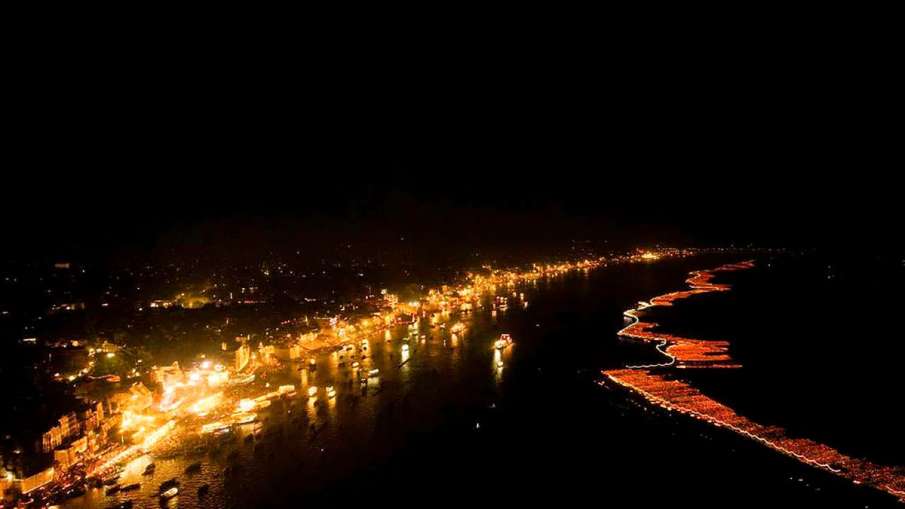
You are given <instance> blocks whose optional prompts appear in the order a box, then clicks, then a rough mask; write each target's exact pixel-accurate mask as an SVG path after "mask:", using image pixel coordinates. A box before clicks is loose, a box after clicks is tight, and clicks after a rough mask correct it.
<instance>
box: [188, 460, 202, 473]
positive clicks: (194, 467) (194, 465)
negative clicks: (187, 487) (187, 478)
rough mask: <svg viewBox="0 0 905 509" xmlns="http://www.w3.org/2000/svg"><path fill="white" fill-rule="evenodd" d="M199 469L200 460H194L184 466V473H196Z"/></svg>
mask: <svg viewBox="0 0 905 509" xmlns="http://www.w3.org/2000/svg"><path fill="white" fill-rule="evenodd" d="M200 471H201V462H200V461H196V462H194V463H192V464H191V465H189V466H187V467H185V473H187V474H194V473H198V472H200Z"/></svg>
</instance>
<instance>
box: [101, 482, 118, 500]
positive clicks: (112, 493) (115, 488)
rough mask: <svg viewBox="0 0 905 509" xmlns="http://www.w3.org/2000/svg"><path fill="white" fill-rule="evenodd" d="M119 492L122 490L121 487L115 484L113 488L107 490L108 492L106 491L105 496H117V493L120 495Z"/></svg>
mask: <svg viewBox="0 0 905 509" xmlns="http://www.w3.org/2000/svg"><path fill="white" fill-rule="evenodd" d="M119 490H120V487H119V485H118V484H114V485H113V486H110V487H109V488H107V490H106V491H104V495H107V496H108V497H109V496H110V495H116V494H117V493H119Z"/></svg>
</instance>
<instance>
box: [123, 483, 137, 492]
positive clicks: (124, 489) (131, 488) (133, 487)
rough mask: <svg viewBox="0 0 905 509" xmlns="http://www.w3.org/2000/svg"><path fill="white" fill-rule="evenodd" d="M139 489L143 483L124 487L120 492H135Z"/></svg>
mask: <svg viewBox="0 0 905 509" xmlns="http://www.w3.org/2000/svg"><path fill="white" fill-rule="evenodd" d="M138 488H141V483H137V482H136V483H132V484H127V485H125V486H123V487H122V489H121V490H120V491H135V490H137V489H138Z"/></svg>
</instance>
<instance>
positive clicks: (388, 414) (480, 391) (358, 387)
mask: <svg viewBox="0 0 905 509" xmlns="http://www.w3.org/2000/svg"><path fill="white" fill-rule="evenodd" d="M587 281H588V276H587V275H575V276H567V277H565V278H563V279H561V280H543V281H532V282H531V284H530V285H526V286H525V287H524V288H520V289H518V292H517V293H515V294H513V293H512V291H507V292H506V295H507V297H508V306H499V305H495V304H494V302H493V300H492V299H491V298H488V299H486V300H485V301H483V302H481V305H480V306H475V309H473V310H470V311H467V312H461V313H459V312H456V313H451V314H450V313H444V314H437V315H433V316H430V317H427V318H425V319H423V320H422V321H421V323H419V324H418V325H416V326H414V327H409V326H406V325H400V326H398V327H395V328H393V329H391V330H387V331H386V332H385V333H383V334H376V335H374V336H372V337H370V338H368V339H367V340H365V341H362V342H361V343H359V344H352V345H347V347H346V348H345V349H343V351H341V352H340V351H337V352H325V353H322V354H320V355H318V356H317V357H316V359H315V363H314V364H312V365H309V364H307V363H299V362H296V363H286V364H285V365H284V366H283V367H282V368H281V369H279V370H276V371H272V372H268V373H266V376H259V377H258V379H256V380H255V381H254V382H253V383H252V384H251V385H250V386H249V387H247V388H246V389H245V390H247V391H248V392H249V393H250V394H254V393H260V392H261V389H262V388H263V387H264V385H265V384H270V386H271V387H279V386H280V385H284V384H293V385H296V387H295V391H294V393H293V394H292V395H286V396H283V397H281V398H278V399H275V400H273V404H272V405H270V406H269V407H267V408H262V409H259V410H258V421H259V422H257V423H254V424H247V425H243V426H240V427H236V428H234V429H232V430H231V431H229V432H227V433H225V434H222V435H211V436H204V437H198V439H197V440H194V441H190V440H185V441H184V442H185V443H186V445H180V446H179V447H178V448H176V449H175V450H172V451H168V452H167V454H166V455H165V456H160V457H155V458H150V457H147V456H144V457H142V458H139V460H135V462H134V463H135V464H134V465H132V464H130V465H129V467H128V469H127V470H128V473H124V475H123V478H122V480H121V483H131V482H140V483H141V488H140V489H139V490H137V491H134V492H127V493H122V492H121V493H117V494H115V495H111V496H106V495H105V494H104V491H103V490H96V489H95V490H89V492H88V493H87V494H86V495H85V496H83V497H80V498H78V499H73V500H71V501H69V502H67V504H66V505H67V507H86V508H105V507H107V506H110V505H113V504H114V503H115V502H117V501H124V500H131V501H133V502H134V504H135V507H148V508H150V507H159V502H158V499H157V497H156V495H157V491H158V487H159V486H160V483H162V482H163V481H165V480H167V479H171V478H174V477H175V478H178V479H179V481H180V483H181V485H180V494H179V497H178V504H179V507H185V508H193V507H254V506H256V505H258V504H257V502H258V500H259V499H260V498H261V497H267V496H273V493H278V492H281V490H285V489H287V488H292V489H293V490H297V491H300V492H308V493H311V492H316V491H317V490H318V489H319V488H320V487H322V486H323V485H324V484H325V483H329V482H331V481H332V480H336V479H343V478H345V477H346V476H347V475H348V474H349V473H350V472H353V471H355V470H356V469H359V468H362V467H363V466H367V465H375V464H380V462H381V461H383V460H384V459H386V458H389V457H391V456H392V454H393V452H394V451H396V450H398V448H399V447H400V445H401V444H404V443H405V442H406V440H407V438H406V437H407V436H409V434H410V432H413V431H414V432H419V431H420V432H430V431H431V430H433V429H435V428H436V427H437V426H439V425H440V423H442V422H444V421H445V419H447V418H448V415H449V413H448V412H449V409H450V408H456V409H468V408H484V409H487V408H494V407H495V405H496V403H497V401H498V398H501V397H503V396H504V395H505V393H506V392H507V391H509V390H510V388H509V387H508V386H507V383H508V382H509V378H510V377H512V376H513V375H514V374H515V373H517V372H518V371H519V370H520V369H524V368H525V366H526V365H527V366H529V367H530V366H531V364H530V363H532V362H534V361H535V359H534V358H532V357H531V355H533V354H535V353H536V352H537V349H538V346H539V345H541V344H543V339H544V334H545V330H544V329H543V328H541V327H536V326H535V324H539V323H544V324H545V326H546V324H553V323H555V318H552V317H551V315H550V313H551V312H553V311H551V309H553V310H559V309H567V308H569V307H570V306H572V305H573V303H572V302H570V301H569V300H568V299H565V298H563V295H567V296H568V295H572V296H574V295H578V296H582V293H583V292H584V291H585V285H586V283H587ZM551 291H552V292H554V293H555V294H556V295H557V296H556V298H555V299H554V300H551V299H550V298H549V297H544V295H545V293H550V292H551ZM638 292H645V293H646V292H649V289H647V288H640V289H639V290H638ZM529 300H530V301H531V303H532V305H531V306H530V307H528V306H526V305H525V304H524V303H525V302H527V301H529ZM634 300H637V297H633V298H630V299H629V300H628V302H629V303H630V302H633V301H634ZM624 304H625V300H621V301H619V304H618V305H619V306H623V305H624ZM620 309H621V307H617V308H615V310H616V311H619V310H620ZM614 316H616V317H619V314H618V312H614ZM617 319H618V318H617ZM614 330H615V329H614ZM504 332H505V333H512V335H513V339H514V341H515V343H514V344H513V345H510V346H508V347H505V348H503V349H497V348H495V347H494V342H495V341H496V340H497V339H498V338H499V337H500V334H501V333H504ZM405 338H408V339H407V340H406V339H405ZM612 341H613V342H615V339H614V340H612ZM530 369H535V368H533V367H530ZM327 387H332V388H333V391H330V392H329V393H328V390H327ZM309 390H311V391H312V392H313V393H314V394H313V396H310V397H309ZM180 433H182V434H183V435H188V434H192V433H195V434H197V431H194V430H187V429H184V430H181V431H180ZM151 461H153V462H154V463H155V464H156V466H157V468H156V471H155V472H154V473H153V474H151V475H148V476H142V475H141V474H142V473H143V471H144V468H145V465H147V464H148V463H150V462H151ZM194 462H200V463H201V470H200V471H199V472H196V473H192V474H189V473H186V468H187V467H188V466H189V465H191V464H193V463H194ZM204 485H208V486H209V491H207V492H206V494H204V495H202V494H200V493H199V491H198V490H199V488H201V487H202V486H204ZM174 501H175V499H174Z"/></svg>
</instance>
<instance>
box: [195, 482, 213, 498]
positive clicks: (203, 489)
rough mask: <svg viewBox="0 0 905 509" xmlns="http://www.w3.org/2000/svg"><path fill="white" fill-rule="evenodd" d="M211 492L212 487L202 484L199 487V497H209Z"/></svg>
mask: <svg viewBox="0 0 905 509" xmlns="http://www.w3.org/2000/svg"><path fill="white" fill-rule="evenodd" d="M210 490H211V487H210V485H207V484H202V485H201V486H198V496H199V497H203V496H205V495H207V493H208V492H209V491H210Z"/></svg>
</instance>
